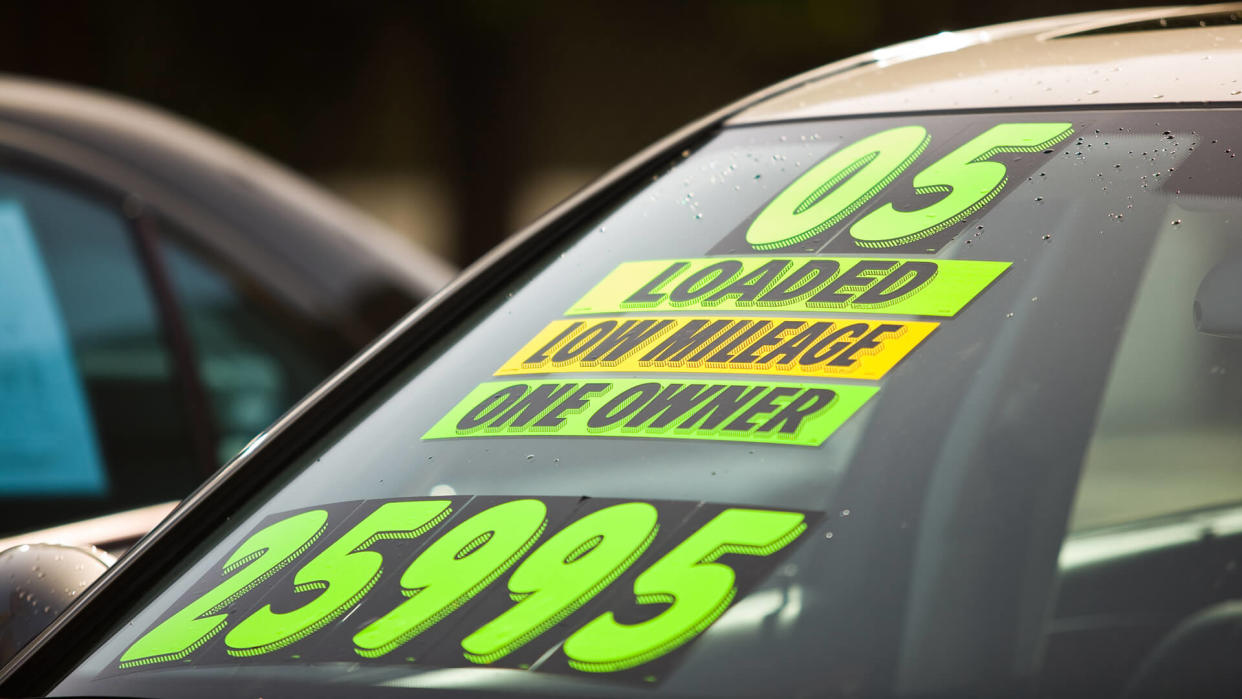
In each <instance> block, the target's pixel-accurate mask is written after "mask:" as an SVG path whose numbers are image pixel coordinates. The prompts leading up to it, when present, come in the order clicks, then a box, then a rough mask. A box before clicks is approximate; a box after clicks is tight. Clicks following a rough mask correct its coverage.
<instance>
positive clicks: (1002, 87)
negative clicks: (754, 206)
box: [727, 3, 1242, 125]
mask: <svg viewBox="0 0 1242 699" xmlns="http://www.w3.org/2000/svg"><path fill="white" fill-rule="evenodd" d="M1240 65H1242V3H1235V4H1227V5H1204V6H1199V7H1189V8H1187V7H1181V8H1170V7H1162V8H1155V9H1142V10H1113V11H1105V12H1089V13H1082V14H1074V15H1063V16H1060V17H1050V18H1044V19H1037V20H1029V21H1023V22H1013V23H1009V24H998V25H993V26H989V27H982V28H979V29H972V30H966V31H959V32H941V33H940V34H935V35H932V36H929V37H925V38H922V39H917V40H915V41H910V42H906V43H903V44H897V45H895V46H890V47H887V48H883V49H878V50H875V51H871V52H869V53H865V54H861V55H858V56H853V57H851V58H847V59H844V60H842V61H837V62H835V63H831V64H829V65H827V66H824V67H822V68H819V69H817V70H814V71H811V72H809V73H806V74H803V75H801V76H798V77H797V78H794V79H793V80H790V81H787V82H786V83H784V84H783V89H781V90H778V91H777V93H776V94H775V95H774V96H771V97H769V98H767V99H765V100H762V101H760V102H758V103H757V104H753V105H751V106H750V107H749V108H746V109H744V110H742V111H740V112H738V113H736V114H734V115H733V116H732V117H731V118H730V119H729V120H728V122H727V123H729V124H731V125H733V124H747V123H758V122H765V121H781V120H787V119H803V118H823V117H834V116H857V115H863V114H871V115H874V114H890V113H898V112H911V111H919V112H925V111H941V110H969V109H995V108H1003V109H1020V108H1041V107H1048V106H1091V105H1106V104H1107V105H1118V104H1134V105H1138V104H1143V105H1158V104H1177V103H1182V104H1184V103H1187V102H1192V103H1203V102H1238V103H1242V75H1240V74H1239V73H1238V71H1237V67H1238V66H1240Z"/></svg>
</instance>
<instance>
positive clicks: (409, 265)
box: [0, 76, 455, 298]
mask: <svg viewBox="0 0 1242 699" xmlns="http://www.w3.org/2000/svg"><path fill="white" fill-rule="evenodd" d="M0 125H3V126H6V127H17V128H21V129H31V130H34V131H36V132H38V133H40V134H43V135H51V136H53V137H55V138H57V139H60V140H62V141H65V142H68V143H70V144H73V146H75V147H76V148H79V149H81V148H85V149H87V150H88V151H90V152H93V153H94V154H96V155H98V156H103V157H105V158H107V159H108V160H110V161H112V162H115V163H119V164H121V165H122V166H123V167H125V168H126V169H128V170H130V171H134V172H137V173H141V174H142V175H144V176H145V177H146V178H147V179H153V180H155V181H158V183H159V185H160V186H161V187H162V188H165V189H168V190H171V191H173V192H175V193H176V194H177V195H178V197H179V198H182V199H185V200H189V201H192V202H193V203H194V205H195V206H196V207H198V208H201V209H202V210H205V211H210V212H211V213H212V214H213V215H215V216H218V217H222V218H224V219H225V220H227V221H228V223H229V224H231V225H232V226H235V227H236V228H237V229H238V230H241V231H248V232H251V233H252V234H255V233H257V234H261V235H262V236H263V237H265V240H264V241H262V242H263V244H264V245H265V246H267V247H268V248H270V252H271V253H272V254H274V255H276V256H277V258H278V259H280V258H283V259H286V260H287V261H288V262H289V263H290V264H293V265H295V266H305V265H308V264H310V263H311V262H312V260H310V259H309V257H310V256H312V255H313V256H314V257H315V258H319V259H330V260H333V261H334V264H333V265H332V267H333V268H334V269H336V270H338V273H339V277H338V278H336V279H332V280H323V282H324V283H325V284H328V285H329V286H331V287H334V288H337V289H338V290H339V291H338V293H340V294H346V293H349V292H351V291H353V290H354V289H353V288H352V287H354V286H355V285H357V284H364V283H366V279H368V277H369V276H370V275H372V274H376V273H379V274H381V275H382V276H383V277H384V278H385V279H387V280H389V281H390V282H391V283H395V284H398V285H399V286H402V287H404V289H405V290H406V292H407V293H410V294H412V295H413V296H414V297H416V298H425V297H426V296H428V295H430V294H431V293H432V292H434V291H435V290H437V289H439V288H440V287H441V286H443V285H444V284H445V283H447V282H448V281H449V280H450V279H451V278H452V277H453V276H454V274H455V270H454V269H452V267H451V266H449V265H448V264H447V263H445V262H443V261H442V260H440V259H439V258H438V257H436V256H435V255H433V254H431V253H429V252H427V251H425V250H422V249H421V248H419V247H418V246H417V245H415V244H413V243H412V242H411V241H409V240H408V239H406V238H404V237H403V236H401V235H400V234H398V233H396V232H395V231H392V230H391V229H389V228H388V227H387V226H384V225H383V224H381V223H379V222H378V221H376V220H374V219H372V218H370V217H369V216H367V215H365V214H363V213H361V212H359V211H357V210H355V209H353V208H352V207H349V206H345V205H343V204H342V203H341V202H340V201H338V200H336V199H335V198H334V197H331V196H328V195H326V194H325V193H324V192H323V191H322V190H321V189H320V188H319V187H317V186H315V185H313V184H311V183H310V182H308V181H306V180H305V179H304V178H302V177H300V176H299V175H296V174H294V173H293V172H291V171H289V170H287V169H286V168H283V167H281V166H280V165H278V164H276V163H274V162H272V161H271V160H269V159H267V158H264V157H263V156H260V155H258V154H257V153H255V152H253V151H251V150H249V149H247V148H245V147H243V146H241V145H239V144H236V143H234V142H232V141H230V140H228V139H226V138H223V137H221V136H218V135H216V134H213V133H210V132H208V131H206V130H204V129H202V128H199V127H197V126H195V125H193V124H191V123H189V122H187V121H185V120H183V119H180V118H177V117H175V116H173V115H171V114H168V113H166V112H163V111H161V110H158V109H155V108H152V107H149V106H146V105H143V104H139V103H137V102H134V101H131V100H128V99H124V98H120V97H116V96H112V95H108V94H104V93H101V92H98V91H94V90H90V89H84V88H80V87H76V86H74V87H70V86H64V85H58V84H55V83H51V82H45V81H40V80H33V79H27V78H18V77H11V76H0ZM290 230H296V231H297V235H296V236H295V235H282V233H283V232H285V231H290ZM248 242H253V241H248ZM315 266H316V267H319V268H322V267H323V265H322V264H316V265H315Z"/></svg>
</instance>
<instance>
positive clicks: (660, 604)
mask: <svg viewBox="0 0 1242 699" xmlns="http://www.w3.org/2000/svg"><path fill="white" fill-rule="evenodd" d="M821 518H822V514H821V513H816V512H807V511H802V510H790V509H782V508H752V507H745V506H729V505H716V504H710V503H703V502H684V501H656V500H653V501H637V500H616V499H605V498H586V497H537V498H532V497H470V496H455V497H449V498H410V499H383V500H363V501H352V502H339V503H332V504H328V505H317V506H313V507H309V508H304V509H302V510H297V511H292V512H283V513H278V514H273V515H269V516H268V517H266V518H264V520H263V521H262V522H260V523H259V525H258V526H257V527H256V528H255V530H254V531H253V532H251V533H250V534H249V535H248V536H247V537H246V538H245V539H244V540H242V542H241V543H240V544H238V545H237V547H236V549H234V550H233V551H232V552H231V553H229V554H228V556H227V557H226V558H224V559H223V560H221V561H219V562H218V564H217V565H216V566H214V567H213V568H212V569H210V570H208V571H207V572H206V573H205V575H204V576H203V577H202V578H201V579H200V580H198V581H197V582H195V583H194V584H193V585H192V586H191V587H190V589H188V590H187V591H186V593H185V594H183V595H182V596H181V598H180V599H179V600H178V601H177V602H176V603H174V604H173V605H171V607H170V608H169V609H167V610H166V611H165V612H164V613H163V614H162V615H161V616H160V617H159V619H158V620H157V621H156V622H155V623H154V624H153V625H152V626H151V627H150V628H148V629H147V630H146V631H145V632H144V633H143V634H142V635H141V636H140V637H138V639H137V640H136V641H134V642H133V643H131V644H130V645H129V647H128V648H126V650H125V651H124V652H122V653H121V655H120V656H119V657H118V658H117V659H116V660H115V662H114V663H113V664H112V665H111V667H110V669H109V670H108V671H106V673H105V674H117V673H124V672H139V671H143V670H145V669H149V668H159V667H166V666H168V664H169V663H190V664H191V665H233V666H243V665H246V664H248V663H263V664H266V665H270V664H285V665H298V664H306V663H316V662H337V663H339V662H351V663H359V662H361V663H366V664H374V665H408V664H410V663H414V664H416V665H417V666H427V667H471V666H489V667H500V668H508V669H513V670H528V671H537V672H553V673H562V674H583V673H591V674H594V675H606V676H607V677H609V678H611V679H616V680H619V681H623V682H634V683H650V682H654V681H659V680H660V679H662V678H663V677H664V676H666V675H667V674H668V673H669V672H671V671H672V670H673V669H674V668H675V666H676V664H677V662H678V661H679V660H680V658H681V657H683V655H684V651H683V648H684V647H685V646H686V645H688V644H690V643H691V642H693V641H694V639H695V638H696V637H697V636H699V635H700V634H702V633H703V632H704V631H705V630H707V629H708V627H710V626H711V625H712V624H713V623H714V622H715V621H716V620H717V619H718V618H719V617H720V616H721V615H722V614H724V613H725V611H726V610H727V609H728V608H729V607H730V606H731V605H732V604H733V602H734V601H736V600H737V599H739V598H741V597H743V596H745V595H746V594H748V593H749V592H750V590H752V589H753V588H754V587H755V586H756V585H758V584H759V583H760V582H762V580H763V579H764V578H765V577H766V576H767V575H768V574H769V573H770V572H771V571H772V570H773V569H774V568H775V566H776V565H777V564H778V563H779V562H780V559H781V557H782V555H783V554H784V553H785V552H787V551H788V550H789V549H790V548H791V546H790V545H791V544H792V543H793V542H795V541H796V540H798V539H799V538H800V537H802V535H803V534H804V533H805V532H806V531H807V530H808V528H809V527H811V526H814V525H815V524H816V523H817V522H818V521H819V520H820V519H821Z"/></svg>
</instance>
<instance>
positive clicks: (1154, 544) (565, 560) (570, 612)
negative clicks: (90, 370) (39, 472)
mask: <svg viewBox="0 0 1242 699" xmlns="http://www.w3.org/2000/svg"><path fill="white" fill-rule="evenodd" d="M1240 11H1242V6H1236V5H1235V6H1224V7H1209V8H1193V9H1181V10H1179V9H1168V8H1163V9H1159V10H1148V11H1123V12H1106V13H1094V14H1088V15H1075V16H1067V17H1055V18H1048V19H1042V20H1035V21H1031V22H1024V23H1015V24H1011V25H1000V26H994V27H987V28H983V29H978V30H973V31H964V32H957V33H946V34H941V35H936V36H933V37H930V38H928V39H926V40H921V41H916V42H911V43H909V44H903V45H899V46H895V47H891V48H888V49H882V50H878V51H875V52H873V53H869V54H866V55H863V56H858V57H854V58H851V59H847V60H844V61H841V62H838V63H835V64H831V65H829V66H826V67H824V68H822V69H820V70H817V71H814V72H812V73H810V74H807V75H803V76H799V77H798V78H795V79H793V80H791V81H789V82H787V83H784V84H781V85H777V86H774V87H773V88H771V89H769V90H766V91H764V92H762V93H759V94H758V95H755V96H753V97H751V98H749V99H747V100H744V101H743V102H741V103H739V104H737V105H733V106H731V107H729V108H727V109H725V110H723V111H721V112H719V113H717V114H714V115H711V116H709V117H707V118H705V119H704V120H702V121H701V122H698V123H696V124H693V125H691V126H690V127H687V128H686V129H685V130H683V131H681V132H678V133H676V134H674V135H673V136H671V137H670V138H668V139H667V140H665V141H663V142H661V143H658V144H656V145H655V146H653V147H652V148H651V149H649V150H647V151H645V152H643V153H641V154H639V155H638V156H636V157H635V158H633V159H632V160H630V161H628V162H627V163H625V164H623V165H622V166H620V167H619V168H618V169H617V170H615V171H614V172H612V173H611V174H609V175H608V176H606V177H605V178H604V179H602V180H600V181H599V182H597V183H595V184H594V185H592V186H591V187H589V188H587V189H586V190H584V191H582V192H580V193H579V194H577V195H575V196H574V197H572V198H571V199H570V200H568V201H567V202H565V203H564V204H563V205H561V206H560V207H558V209H556V210H554V211H552V212H550V213H549V214H548V215H546V216H545V217H544V218H543V219H541V220H540V221H538V222H536V223H535V225H534V226H532V227H531V228H530V229H528V230H527V231H525V232H524V233H523V234H520V235H519V236H518V237H516V238H515V239H513V240H511V241H510V242H509V243H507V244H506V245H504V246H503V247H502V248H500V249H498V250H496V251H494V252H493V253H492V254H491V255H490V256H489V257H488V258H486V259H484V260H482V261H481V262H480V263H478V264H476V265H475V266H473V267H472V268H471V269H469V270H467V271H466V272H465V273H463V274H462V275H461V276H460V277H458V278H457V279H456V280H455V281H454V282H453V284H452V285H450V286H449V287H448V288H447V289H445V290H444V291H443V292H441V293H440V294H438V295H437V296H436V297H435V298H434V299H432V300H431V301H429V302H428V303H426V304H424V305H423V306H422V307H421V308H419V309H417V310H415V311H414V312H413V313H411V314H410V315H409V316H407V317H406V318H405V319H404V320H403V321H402V322H401V323H400V324H399V325H398V326H397V327H395V328H393V329H392V330H391V331H390V332H388V333H386V334H385V335H384V336H383V337H382V338H381V339H380V340H379V341H377V342H376V343H375V344H373V345H371V346H370V347H368V348H367V350H365V351H364V353H363V354H361V355H359V356H358V357H357V358H356V359H355V360H354V361H352V362H350V364H349V365H347V366H346V367H345V368H344V369H343V370H342V371H340V372H338V373H337V374H335V375H334V376H333V378H332V379H330V380H329V381H328V382H326V383H325V384H323V385H322V386H321V387H320V388H319V389H317V390H316V391H315V392H313V393H312V394H311V395H310V396H309V397H308V398H307V399H305V400H303V401H302V402H300V403H299V404H298V405H297V406H296V407H295V408H294V409H293V410H292V411H290V412H289V413H288V414H286V416H285V417H284V418H283V419H282V420H280V421H279V422H278V423H277V424H275V425H274V426H273V427H272V428H271V429H270V430H268V431H267V432H266V433H265V434H264V437H263V439H262V440H260V441H259V442H257V443H256V444H255V445H254V447H253V448H251V449H248V450H246V451H245V452H244V453H243V454H242V455H241V456H240V457H239V458H238V459H236V460H234V461H233V462H231V463H230V464H229V465H228V466H227V467H226V468H225V469H224V470H222V471H221V472H219V473H218V474H216V475H215V476H213V477H212V478H211V479H210V480H209V481H207V482H206V483H205V484H204V485H203V486H201V487H200V488H199V489H198V490H197V491H195V493H193V494H192V495H191V496H190V497H189V498H187V499H186V500H185V501H183V503H182V505H181V507H180V508H178V510H177V511H176V512H174V513H173V514H172V515H171V516H170V517H169V518H168V519H166V520H164V521H163V522H162V523H161V524H160V525H159V526H158V527H157V528H156V530H155V531H154V532H153V533H152V534H151V535H150V536H148V537H146V538H145V539H143V540H142V541H141V542H139V543H138V544H137V545H136V546H135V548H134V549H133V550H132V551H131V552H130V554H129V555H128V556H126V557H125V558H123V559H122V560H121V561H120V562H118V563H117V565H115V566H113V567H112V568H110V569H109V570H108V572H106V573H104V575H103V577H102V578H100V579H99V581H98V582H97V583H95V585H94V586H92V587H90V588H89V589H87V590H86V591H85V593H83V594H82V595H81V596H79V599H78V600H77V601H76V602H74V603H72V605H71V606H70V607H69V608H68V610H67V611H66V612H65V614H63V615H62V616H61V617H60V618H59V619H57V620H56V621H55V622H53V623H52V625H51V626H50V627H49V628H48V629H47V630H46V631H45V632H44V633H43V634H42V635H41V636H40V637H39V638H38V639H36V640H35V641H34V642H33V643H32V644H30V645H29V646H27V647H26V648H25V649H24V650H22V651H21V652H19V653H18V655H17V656H16V657H15V659H14V660H13V661H12V662H11V663H10V664H9V665H7V666H6V667H5V669H4V670H3V674H2V675H0V692H3V693H9V694H15V695H28V694H40V695H44V694H46V695H51V696H177V697H182V696H197V697H204V698H207V699H210V698H212V697H216V696H220V695H237V696H252V695H253V696H265V697H269V696H290V697H292V696H297V697H305V696H316V697H318V696H340V695H349V696H357V697H372V696H374V697H387V696H391V695H394V694H401V693H410V694H414V695H420V694H425V695H429V696H440V695H445V694H454V695H461V696H489V697H490V696H511V695H530V696H609V697H653V696H678V697H685V696H713V697H714V696H782V697H783V696H831V697H903V698H920V699H932V698H943V699H950V698H958V697H1168V696H1192V697H1201V696H1231V697H1236V696H1242V664H1239V663H1238V658H1239V657H1240V656H1242V633H1240V632H1239V630H1240V629H1242V567H1240V566H1239V561H1242V456H1240V455H1242V306H1240V305H1239V303H1238V299H1239V298H1242V227H1240V226H1239V221H1242V159H1239V158H1237V157H1236V153H1237V152H1238V151H1239V150H1242V84H1239V83H1238V80H1240V79H1242V78H1239V77H1238V76H1237V71H1236V70H1235V67H1236V66H1238V65H1239V64H1242V22H1240V21H1239V14H1240ZM52 555H53V556H54V555H55V554H52ZM98 567H102V564H100V565H99V566H98Z"/></svg>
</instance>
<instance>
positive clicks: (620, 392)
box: [423, 379, 879, 446]
mask: <svg viewBox="0 0 1242 699" xmlns="http://www.w3.org/2000/svg"><path fill="white" fill-rule="evenodd" d="M878 390H879V388H878V387H875V386H853V385H831V386H829V385H823V384H810V383H807V384H803V383H769V382H754V381H702V382H690V381H644V380H642V379H616V380H612V381H583V380H575V381H545V382H525V381H493V382H488V383H483V384H479V385H478V386H477V387H476V388H475V389H474V390H472V391H471V392H470V393H469V394H468V395H467V396H466V397H465V398H463V399H462V401H461V402H460V403H458V404H457V405H456V406H454V407H453V409H452V410H450V411H449V412H448V414H447V415H445V416H444V417H443V418H441V419H440V420H439V422H437V423H436V424H435V425H433V426H432V427H431V429H429V430H427V433H426V434H424V435H423V439H455V438H461V437H521V436H530V437H547V436H556V437H567V436H569V437H585V436H595V437H662V438H666V439H667V438H674V439H708V440H715V441H732V442H756V443H770V444H795V445H801V446H819V445H820V444H822V443H823V441H824V440H825V439H827V438H828V436H829V435H830V434H832V433H833V432H834V431H835V430H836V429H837V428H838V427H840V426H841V425H842V424H843V423H844V422H845V421H846V420H847V419H849V417H850V416H851V415H853V414H854V413H855V412H856V411H857V410H858V409H859V408H861V407H862V406H863V404H865V403H866V402H867V401H868V400H869V399H870V398H871V396H873V395H874V394H875V393H876V391H878Z"/></svg>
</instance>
